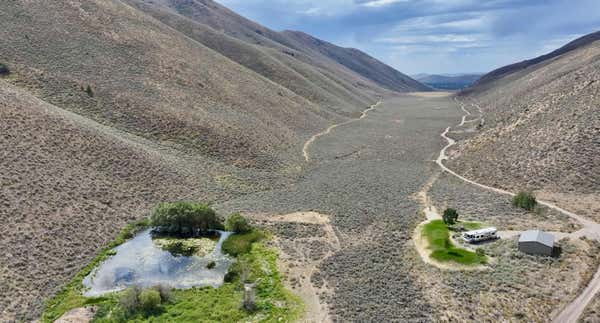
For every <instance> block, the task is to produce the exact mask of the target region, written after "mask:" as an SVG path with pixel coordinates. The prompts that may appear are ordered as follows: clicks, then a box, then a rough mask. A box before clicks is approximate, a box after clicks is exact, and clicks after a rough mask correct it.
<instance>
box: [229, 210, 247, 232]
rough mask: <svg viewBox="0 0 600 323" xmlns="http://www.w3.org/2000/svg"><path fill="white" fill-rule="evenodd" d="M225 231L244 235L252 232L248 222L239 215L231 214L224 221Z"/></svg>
mask: <svg viewBox="0 0 600 323" xmlns="http://www.w3.org/2000/svg"><path fill="white" fill-rule="evenodd" d="M225 229H226V230H227V231H232V232H235V233H245V232H249V231H250V230H252V227H251V226H250V224H249V223H248V220H247V219H246V218H245V217H243V216H242V215H241V214H239V213H233V214H231V215H230V216H228V217H227V220H226V221H225Z"/></svg>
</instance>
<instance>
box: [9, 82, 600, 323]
mask: <svg viewBox="0 0 600 323" xmlns="http://www.w3.org/2000/svg"><path fill="white" fill-rule="evenodd" d="M463 115H464V110H462V109H461V108H460V106H459V105H458V103H457V102H456V101H454V100H453V99H452V98H451V97H450V96H448V95H442V94H440V93H434V94H428V95H424V94H410V95H408V94H407V95H403V96H399V97H393V98H386V99H385V100H384V101H383V103H381V104H379V105H377V106H376V107H374V108H372V109H369V111H368V112H366V113H365V114H363V117H362V118H360V119H357V120H355V121H352V122H345V123H344V124H342V125H339V126H337V127H333V128H331V130H330V131H328V132H327V133H326V134H323V135H320V136H316V137H314V139H311V140H310V142H309V144H308V145H305V147H304V151H303V152H302V147H300V148H299V149H298V157H299V159H300V158H301V159H302V161H304V160H308V161H307V162H305V163H304V166H302V168H300V169H297V170H294V171H293V172H290V173H292V174H293V176H289V178H282V179H277V180H275V181H276V182H277V183H279V184H277V185H275V184H270V183H269V181H271V180H272V179H273V178H275V177H277V175H275V174H273V175H272V176H269V175H268V174H262V175H261V176H262V177H261V176H258V175H257V176H255V177H252V174H249V173H248V174H244V175H245V176H244V178H243V180H242V179H240V178H241V176H240V177H236V176H231V175H227V174H228V173H226V172H224V173H223V174H225V175H223V176H219V174H218V172H216V171H215V172H214V173H212V174H210V175H208V176H207V177H209V178H211V179H212V180H213V181H214V183H217V184H218V185H217V184H214V183H213V182H211V183H210V184H206V185H205V186H202V187H209V188H208V189H207V190H209V191H210V187H218V192H219V193H220V194H215V195H219V198H214V199H212V200H214V201H217V202H216V204H214V205H213V206H214V207H215V209H217V211H219V212H220V213H221V214H228V213H230V212H241V213H242V214H244V215H246V216H248V217H250V218H251V219H252V220H253V221H254V222H255V223H258V224H259V225H261V226H264V227H266V228H267V229H268V230H269V231H271V232H272V233H273V235H274V239H273V242H272V243H273V244H275V245H276V246H277V247H278V248H279V249H280V250H281V259H282V262H281V263H280V266H281V267H282V270H281V271H282V272H283V273H285V274H286V276H287V285H288V286H289V287H290V288H291V289H292V291H293V292H295V293H296V294H298V295H300V296H302V297H303V298H304V302H305V304H306V308H307V310H308V312H309V313H308V314H307V316H306V320H308V321H319V322H320V321H343V322H348V321H382V322H383V321H386V322H387V321H393V320H399V321H407V320H410V321H439V320H458V321H464V320H475V319H477V320H479V321H497V320H524V321H549V320H550V319H551V318H552V317H553V316H554V315H556V314H558V311H559V310H560V309H561V308H563V307H564V306H566V305H567V304H568V303H569V302H571V301H572V300H573V299H574V298H575V297H576V296H577V295H578V294H579V293H580V292H581V291H582V290H583V288H584V287H585V286H586V284H587V282H588V281H589V280H590V279H591V278H592V276H593V274H594V272H596V269H597V268H598V264H599V263H600V244H599V243H598V242H596V241H594V240H590V239H579V238H577V239H571V240H569V241H567V240H563V241H561V246H562V247H563V250H562V255H561V257H560V258H558V259H554V258H552V259H550V258H543V257H533V256H527V255H524V254H521V253H519V252H517V250H516V238H515V237H512V238H508V239H501V240H499V241H496V242H493V243H489V244H485V245H481V247H482V248H483V249H484V250H485V252H486V254H487V255H488V256H490V257H491V258H492V259H493V261H491V262H490V263H489V265H487V266H486V267H487V269H485V270H472V271H468V272H456V271H447V270H442V269H439V268H437V267H434V266H431V265H429V264H426V263H424V262H423V261H422V260H421V258H420V256H419V254H418V252H417V251H416V249H415V246H414V242H413V241H412V236H413V232H414V230H415V228H416V226H417V225H418V224H419V223H420V222H422V221H423V220H425V216H424V215H423V212H422V211H423V209H424V208H425V207H426V206H427V205H433V206H435V207H436V208H437V209H438V210H443V209H444V208H446V207H453V208H456V209H457V210H458V212H459V213H460V214H461V219H465V220H467V219H468V220H476V221H482V222H484V223H486V224H489V225H494V226H497V227H498V228H499V230H501V231H519V230H524V229H528V228H531V227H540V228H543V229H546V230H549V231H562V232H575V231H577V230H579V229H580V226H579V223H577V222H576V221H573V220H572V219H571V218H569V217H568V216H565V215H564V214H562V213H560V212H555V211H553V210H548V211H546V212H542V213H540V214H534V213H527V212H524V211H520V210H516V209H514V208H513V207H512V206H511V205H510V199H509V198H508V197H507V196H505V195H502V194H499V193H496V192H493V191H486V190H483V189H481V188H480V187H476V186H473V185H471V184H469V183H466V182H464V181H461V180H460V179H458V178H456V177H454V176H451V175H450V174H448V173H445V172H442V170H441V169H440V167H439V166H438V165H437V164H436V162H435V160H436V158H438V155H439V153H440V149H442V147H444V146H445V145H446V144H447V142H446V140H445V139H444V138H443V137H441V136H440V134H441V133H442V132H444V130H445V129H446V128H447V127H448V126H450V125H456V124H458V123H459V122H460V121H461V119H462V116H463ZM470 119H471V118H469V120H464V119H462V120H464V121H465V122H461V123H462V125H463V126H464V127H457V128H456V129H454V128H453V129H452V131H450V132H449V134H448V135H449V136H450V137H453V138H455V139H457V140H459V139H461V138H464V137H466V136H469V135H471V134H472V133H473V131H472V129H471V128H469V127H470V126H475V125H476V122H472V121H470ZM303 153H304V155H303ZM449 154H452V152H449ZM165 163H166V164H167V163H168V161H165ZM182 168H185V169H187V167H182ZM246 175H247V176H246ZM284 177H285V176H284ZM240 185H241V186H243V185H252V186H255V187H258V188H260V189H254V188H249V189H247V190H243V191H242V190H240V189H239V187H240ZM202 187H198V188H202ZM274 187H277V188H274ZM235 189H238V191H237V192H234V190H235ZM182 190H184V188H181V187H177V192H174V193H173V194H172V195H169V196H170V197H171V198H175V199H176V198H179V199H184V198H192V197H193V198H202V196H201V195H202V194H199V193H192V194H191V195H187V196H186V195H185V194H182V193H180V192H181V191H182ZM212 190H213V191H214V190H216V189H214V188H213V189H212ZM159 193H160V192H158V193H156V195H157V196H156V197H152V198H151V199H150V198H149V199H148V200H147V201H146V204H148V205H151V204H152V203H154V202H156V201H159V200H160V197H161V196H162V197H163V198H166V197H167V196H166V195H164V194H159ZM419 193H421V194H419ZM423 194H425V195H423ZM423 197H424V198H425V200H424V199H423ZM218 201H221V202H218ZM146 204H144V205H146ZM136 214H137V213H136ZM141 214H142V213H140V214H138V216H141ZM31 221H33V220H31ZM122 221H124V220H122ZM92 223H99V222H94V221H92ZM111 223H112V222H111ZM90 225H91V224H90ZM105 225H106V224H105ZM94 230H97V228H96V229H94V228H93V227H92V228H90V229H89V230H88V231H85V232H83V231H81V232H79V231H78V234H80V235H81V236H84V235H85V234H89V232H95V231H94ZM106 236H107V237H103V239H108V237H109V236H110V235H106ZM0 239H1V238H0ZM57 239H60V236H58V237H57ZM77 240H78V241H79V240H83V238H81V237H78V238H77ZM61 241H62V240H61ZM68 242H69V241H64V244H65V246H66V247H65V248H67V249H68V248H69V246H70V245H71V244H69V243H68ZM8 245H9V241H8V240H6V241H4V240H0V246H4V247H7V246H8ZM24 245H26V244H24ZM96 245H102V244H100V242H98V243H97V244H96ZM78 248H79V249H77V250H83V249H85V250H86V251H87V254H86V257H87V258H90V257H91V255H93V251H94V250H93V249H94V248H92V247H91V246H90V245H78ZM72 249H73V251H75V250H76V249H74V248H72ZM65 250H66V249H65ZM69 250H70V249H69ZM0 259H2V258H0ZM15 259H16V258H15ZM19 259H20V258H19ZM60 259H61V258H48V259H46V260H44V261H45V262H46V263H49V264H52V265H53V266H56V267H60V268H64V264H63V263H62V262H61V261H62V260H60ZM86 260H88V261H89V259H80V260H77V261H76V262H73V265H71V266H70V267H69V268H71V269H70V270H71V271H74V272H76V271H77V270H78V266H83V265H82V264H85V261H86ZM10 261H12V262H15V261H16V260H10ZM15 266H16V265H15ZM15 266H13V265H12V263H9V261H8V260H7V265H6V268H5V274H6V275H4V277H12V276H14V275H16V273H15V272H14V271H9V269H10V268H16V267H15ZM20 266H22V267H24V268H25V267H27V266H29V267H32V266H35V265H34V262H32V261H30V260H28V261H23V263H22V264H20ZM11 275H12V276H11ZM68 278H69V272H65V271H64V270H63V272H62V274H61V275H60V277H59V278H56V276H54V277H53V278H52V279H50V278H47V279H43V280H41V281H40V284H42V283H43V284H46V285H47V286H50V288H47V289H43V290H46V292H39V293H29V294H30V295H29V294H23V293H22V294H18V293H17V292H11V293H12V294H11V295H15V298H14V299H13V300H12V301H10V302H9V303H10V304H11V311H14V312H17V316H15V315H14V314H13V312H6V313H3V314H2V315H3V316H0V318H1V317H5V318H15V317H17V318H18V317H21V318H24V317H26V316H24V315H26V314H24V313H25V312H28V313H35V311H39V310H40V309H41V306H40V304H39V302H40V301H39V299H41V297H38V295H40V296H43V297H47V296H48V294H50V293H51V292H52V291H56V290H57V288H58V286H59V285H60V283H61V282H60V280H64V281H66V280H68ZM14 281H15V282H16V283H14V285H15V286H12V285H10V286H9V287H11V288H12V287H14V290H17V291H21V290H30V291H32V290H36V288H34V287H37V286H34V285H32V283H29V282H30V277H26V279H25V280H23V279H21V280H14ZM0 283H2V282H1V281H0ZM0 285H1V284H0ZM0 287H1V286H0ZM7 290H9V291H12V290H13V289H10V288H9V289H7ZM32 295H33V296H32ZM34 296H35V297H34ZM33 299H37V301H36V304H34V305H27V307H19V306H17V305H16V304H27V302H33ZM590 311H591V312H592V313H594V312H593V311H594V309H591V310H588V311H587V312H586V313H589V312H590ZM30 315H31V314H30ZM586 315H589V314H586Z"/></svg>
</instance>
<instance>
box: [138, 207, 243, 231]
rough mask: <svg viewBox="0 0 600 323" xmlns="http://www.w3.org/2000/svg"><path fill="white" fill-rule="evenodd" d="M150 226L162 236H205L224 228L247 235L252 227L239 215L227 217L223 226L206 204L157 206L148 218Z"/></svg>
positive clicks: (234, 214)
mask: <svg viewBox="0 0 600 323" xmlns="http://www.w3.org/2000/svg"><path fill="white" fill-rule="evenodd" d="M150 225H151V226H153V227H154V228H155V230H156V231H158V232H159V233H162V234H168V235H175V236H182V237H188V236H195V235H205V234H207V233H208V231H210V230H219V229H223V228H225V229H226V230H228V231H232V232H235V233H248V232H250V231H252V226H251V225H250V223H248V220H247V219H246V218H244V217H243V216H242V215H240V214H239V213H233V214H231V215H230V216H228V217H227V220H226V221H225V226H223V223H221V221H220V220H219V217H218V216H217V213H216V212H215V210H213V209H212V208H210V207H209V206H208V205H207V204H202V203H193V202H172V203H161V204H159V205H158V206H157V207H156V208H155V209H154V212H153V213H152V215H151V217H150Z"/></svg>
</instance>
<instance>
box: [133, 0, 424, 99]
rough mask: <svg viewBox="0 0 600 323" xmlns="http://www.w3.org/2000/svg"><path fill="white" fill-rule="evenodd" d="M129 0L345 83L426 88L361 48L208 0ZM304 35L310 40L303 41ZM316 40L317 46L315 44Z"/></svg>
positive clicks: (402, 88)
mask: <svg viewBox="0 0 600 323" xmlns="http://www.w3.org/2000/svg"><path fill="white" fill-rule="evenodd" d="M129 1H130V2H132V3H138V4H139V3H144V4H145V7H146V8H149V7H151V8H157V7H160V8H163V9H165V8H169V9H170V10H171V11H173V12H176V13H178V14H180V15H183V16H186V17H188V18H190V19H192V20H194V21H196V22H199V23H202V24H204V25H207V26H210V27H211V28H213V29H214V30H217V31H219V32H223V33H225V34H227V35H230V36H232V37H235V38H237V39H240V40H242V41H244V42H247V43H250V44H254V45H260V46H263V47H270V48H274V49H277V50H279V51H282V52H286V53H288V54H293V55H294V57H295V58H296V59H297V60H301V61H303V62H305V63H308V64H310V65H312V66H318V67H319V69H322V70H326V71H328V72H329V73H331V74H332V75H333V76H335V77H336V78H342V79H343V80H344V81H345V82H349V83H351V84H353V85H355V86H358V87H359V88H360V87H372V86H375V87H377V86H380V87H383V88H385V89H388V90H392V91H401V92H405V91H426V90H429V88H428V87H427V86H424V85H423V84H421V83H419V82H418V81H415V80H413V79H411V78H410V77H408V76H406V75H404V74H402V73H400V72H398V71H396V70H395V69H393V68H391V67H389V66H387V65H385V64H383V63H381V62H379V61H378V60H376V59H374V58H372V57H370V56H368V55H366V54H364V53H362V52H361V51H358V50H356V49H351V48H342V47H338V46H335V45H333V44H331V43H328V42H324V41H322V40H319V39H317V38H314V37H311V36H309V35H306V34H304V33H301V32H290V31H284V32H281V33H279V32H276V31H273V30H270V29H268V28H265V27H263V26H261V25H259V24H257V23H255V22H253V21H250V20H248V19H246V18H244V17H241V16H239V15H238V14H236V13H235V12H233V11H231V10H229V9H227V8H225V7H223V6H221V5H219V4H217V3H215V2H214V1H212V0H159V1H153V2H152V3H151V4H148V3H147V2H144V1H140V0H129ZM305 38H309V39H310V40H309V41H306V39H305ZM316 43H318V44H321V45H320V46H315V44H316ZM298 53H302V54H303V55H298ZM375 84H376V85H375Z"/></svg>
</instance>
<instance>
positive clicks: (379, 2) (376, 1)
mask: <svg viewBox="0 0 600 323" xmlns="http://www.w3.org/2000/svg"><path fill="white" fill-rule="evenodd" d="M407 1H409V0H371V1H368V2H364V3H362V4H361V6H364V7H371V8H379V7H385V6H387V5H391V4H394V3H398V2H407Z"/></svg>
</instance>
